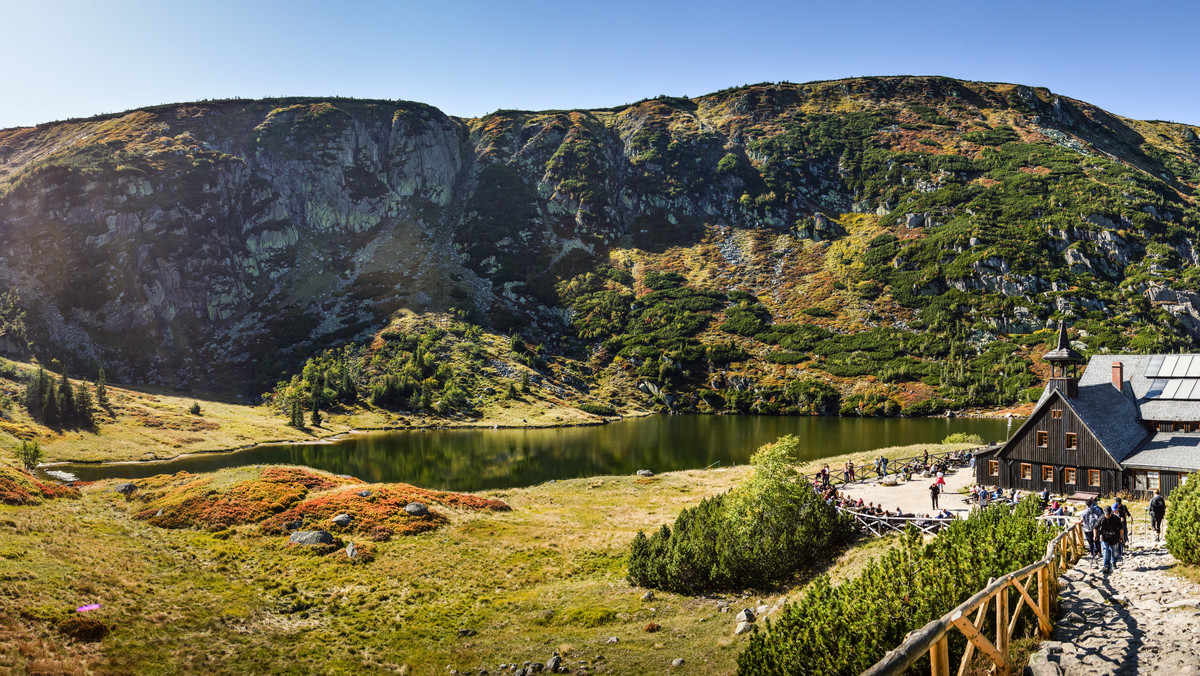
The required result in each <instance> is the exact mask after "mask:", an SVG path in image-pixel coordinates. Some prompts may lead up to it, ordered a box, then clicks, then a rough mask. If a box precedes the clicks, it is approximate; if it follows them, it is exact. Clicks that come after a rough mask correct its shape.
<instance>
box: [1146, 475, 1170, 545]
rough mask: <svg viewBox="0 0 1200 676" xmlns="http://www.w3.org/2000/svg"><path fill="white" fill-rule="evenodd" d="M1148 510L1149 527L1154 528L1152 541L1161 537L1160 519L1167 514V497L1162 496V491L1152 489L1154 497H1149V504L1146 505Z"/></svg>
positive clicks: (1156, 540)
mask: <svg viewBox="0 0 1200 676" xmlns="http://www.w3.org/2000/svg"><path fill="white" fill-rule="evenodd" d="M1146 509H1147V510H1149V512H1150V527H1151V528H1153V529H1154V541H1155V542H1158V539H1159V538H1160V537H1162V520H1163V517H1164V516H1166V515H1167V499H1166V498H1164V497H1163V496H1162V491H1159V490H1158V489H1157V488H1156V489H1154V497H1152V498H1150V505H1149V506H1147V507H1146Z"/></svg>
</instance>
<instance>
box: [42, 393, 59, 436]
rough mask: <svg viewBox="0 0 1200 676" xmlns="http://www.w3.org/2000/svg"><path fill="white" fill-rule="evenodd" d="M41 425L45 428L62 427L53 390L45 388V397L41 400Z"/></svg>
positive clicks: (56, 398) (56, 397)
mask: <svg viewBox="0 0 1200 676" xmlns="http://www.w3.org/2000/svg"><path fill="white" fill-rule="evenodd" d="M42 424H43V425H45V426H47V427H58V426H60V425H62V416H61V415H60V409H59V407H58V396H57V395H56V394H55V392H54V388H53V387H50V388H47V390H46V394H45V397H44V398H43V399H42Z"/></svg>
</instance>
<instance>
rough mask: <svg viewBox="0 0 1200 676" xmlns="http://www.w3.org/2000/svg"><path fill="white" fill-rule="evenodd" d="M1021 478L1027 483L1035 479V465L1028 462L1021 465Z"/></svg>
mask: <svg viewBox="0 0 1200 676" xmlns="http://www.w3.org/2000/svg"><path fill="white" fill-rule="evenodd" d="M1021 478H1022V479H1025V480H1026V481H1030V480H1032V479H1033V465H1031V464H1029V463H1027V462H1023V463H1021Z"/></svg>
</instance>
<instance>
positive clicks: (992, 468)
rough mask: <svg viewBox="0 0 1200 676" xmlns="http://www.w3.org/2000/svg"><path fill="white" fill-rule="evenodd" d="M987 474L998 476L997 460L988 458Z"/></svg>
mask: <svg viewBox="0 0 1200 676" xmlns="http://www.w3.org/2000/svg"><path fill="white" fill-rule="evenodd" d="M988 476H1000V461H999V460H988Z"/></svg>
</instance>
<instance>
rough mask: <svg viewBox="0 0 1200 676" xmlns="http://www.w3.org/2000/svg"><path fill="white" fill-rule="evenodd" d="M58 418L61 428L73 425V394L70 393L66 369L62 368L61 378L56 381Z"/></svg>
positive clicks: (69, 382)
mask: <svg viewBox="0 0 1200 676" xmlns="http://www.w3.org/2000/svg"><path fill="white" fill-rule="evenodd" d="M57 397H58V418H59V421H60V422H61V423H62V426H63V427H69V426H72V425H74V424H75V422H76V421H75V393H74V392H72V391H71V381H70V380H69V379H67V369H66V368H64V369H63V372H62V378H61V379H59V381H58V392H57Z"/></svg>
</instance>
